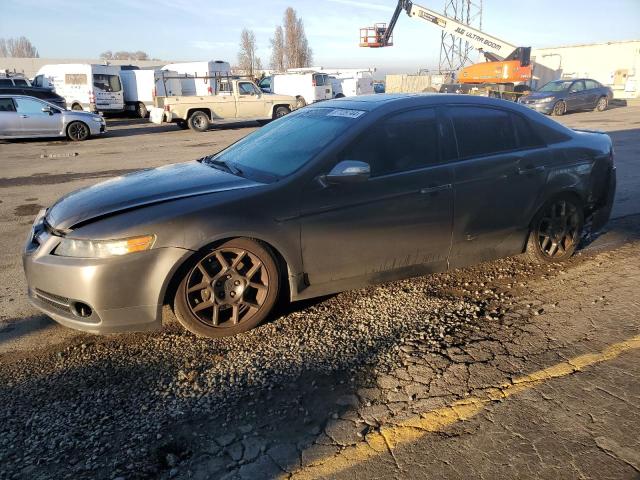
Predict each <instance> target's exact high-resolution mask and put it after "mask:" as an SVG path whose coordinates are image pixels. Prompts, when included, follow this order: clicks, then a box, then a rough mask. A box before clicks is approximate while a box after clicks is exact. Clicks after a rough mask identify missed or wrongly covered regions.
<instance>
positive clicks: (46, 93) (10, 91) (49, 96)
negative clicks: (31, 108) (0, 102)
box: [0, 86, 67, 110]
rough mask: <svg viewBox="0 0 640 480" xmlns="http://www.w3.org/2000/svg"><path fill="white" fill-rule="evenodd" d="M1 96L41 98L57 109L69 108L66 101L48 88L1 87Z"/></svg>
mask: <svg viewBox="0 0 640 480" xmlns="http://www.w3.org/2000/svg"><path fill="white" fill-rule="evenodd" d="M0 95H27V96H30V97H35V98H39V99H40V100H44V101H45V102H49V103H53V104H54V105H55V106H56V107H60V108H62V109H63V110H65V109H66V108H67V102H66V101H65V99H64V98H63V97H61V96H60V95H58V94H57V93H55V92H54V91H53V90H50V89H48V88H38V87H31V86H22V87H19V86H15V87H2V86H0Z"/></svg>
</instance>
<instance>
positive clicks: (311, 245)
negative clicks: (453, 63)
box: [301, 108, 453, 291]
mask: <svg viewBox="0 0 640 480" xmlns="http://www.w3.org/2000/svg"><path fill="white" fill-rule="evenodd" d="M440 137H441V130H440V128H439V124H438V120H437V114H436V110H435V109H433V108H428V109H419V110H412V111H409V112H405V113H400V114H395V115H393V116H391V117H388V118H387V119H385V120H383V121H380V122H378V123H377V124H376V125H375V126H374V127H373V128H372V129H370V130H368V131H367V132H366V133H364V134H362V135H361V136H360V137H359V138H357V139H356V140H355V141H354V142H352V144H351V145H349V146H348V147H347V148H346V149H344V150H343V151H342V152H341V153H340V154H338V156H337V158H336V159H335V164H337V163H339V162H340V161H343V160H357V161H361V162H366V163H368V164H369V165H370V168H371V176H370V178H369V179H368V180H365V181H362V182H359V183H345V184H334V185H326V186H323V185H321V184H320V182H318V181H317V180H314V181H312V182H311V184H310V185H309V186H308V187H307V188H306V189H305V191H304V193H303V201H302V205H301V230H302V256H303V262H304V269H305V272H306V273H307V275H308V280H309V283H310V285H312V286H317V285H322V284H329V286H328V287H326V288H324V289H322V288H321V289H322V290H325V291H338V290H339V288H337V287H335V284H334V282H336V281H341V280H347V279H357V278H359V279H363V278H364V279H366V280H367V281H384V280H386V279H389V278H395V277H402V276H410V275H413V274H419V273H426V272H433V271H440V270H444V269H446V265H447V258H448V255H449V250H450V247H451V229H452V218H453V191H452V170H451V166H450V164H448V163H446V162H443V161H442V155H441V152H440V149H441V145H442V143H443V142H442V141H441V138H440ZM335 164H332V165H331V166H328V170H330V169H331V168H332V167H333V166H334V165H335ZM328 170H327V171H328ZM325 173H327V172H325ZM403 270H404V273H403ZM394 271H395V272H394ZM389 273H391V276H390V277H389V275H388V274H389ZM356 284H359V282H356Z"/></svg>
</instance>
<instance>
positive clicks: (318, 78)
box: [313, 74, 325, 87]
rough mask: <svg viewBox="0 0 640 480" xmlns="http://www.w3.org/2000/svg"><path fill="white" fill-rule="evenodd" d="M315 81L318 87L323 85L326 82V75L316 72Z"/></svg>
mask: <svg viewBox="0 0 640 480" xmlns="http://www.w3.org/2000/svg"><path fill="white" fill-rule="evenodd" d="M313 81H314V82H315V84H316V87H322V86H324V84H325V76H324V75H320V74H314V75H313Z"/></svg>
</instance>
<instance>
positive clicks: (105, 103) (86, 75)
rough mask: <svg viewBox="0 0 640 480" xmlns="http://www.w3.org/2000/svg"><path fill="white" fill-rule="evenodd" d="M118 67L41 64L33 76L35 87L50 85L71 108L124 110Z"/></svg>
mask: <svg viewBox="0 0 640 480" xmlns="http://www.w3.org/2000/svg"><path fill="white" fill-rule="evenodd" d="M119 73H120V68H118V67H113V66H109V65H94V64H88V63H82V64H71V63H68V64H67V63H62V64H56V65H44V66H43V67H42V68H40V70H38V73H37V74H36V76H35V77H34V79H33V84H34V85H35V86H37V87H43V88H51V89H53V90H54V91H55V92H56V93H57V94H58V95H60V96H61V97H64V99H65V101H66V102H67V106H68V107H69V108H70V109H71V110H76V111H80V110H85V111H88V112H122V111H124V94H123V92H122V82H121V81H120V74H119Z"/></svg>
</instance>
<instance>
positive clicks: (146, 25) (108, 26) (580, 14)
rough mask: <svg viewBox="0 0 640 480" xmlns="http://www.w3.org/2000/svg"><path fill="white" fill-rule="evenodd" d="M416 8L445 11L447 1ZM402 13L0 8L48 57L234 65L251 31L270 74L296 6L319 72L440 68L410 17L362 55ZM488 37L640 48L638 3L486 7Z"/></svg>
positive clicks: (172, 1)
mask: <svg viewBox="0 0 640 480" xmlns="http://www.w3.org/2000/svg"><path fill="white" fill-rule="evenodd" d="M477 1H479V0H476V2H477ZM417 3H420V4H421V5H423V6H425V7H427V8H432V9H434V10H437V11H442V10H443V8H444V4H445V0H422V1H418V2H417ZM221 5H222V6H221ZM395 5H396V1H395V0H296V1H293V0H260V1H258V0H240V1H227V2H221V1H219V0H208V1H207V0H108V1H106V2H105V1H100V2H98V1H94V0H44V1H43V0H0V12H1V13H0V37H5V38H8V37H16V36H21V35H24V36H26V37H27V38H29V39H30V40H31V42H32V43H33V44H34V45H35V46H36V48H37V49H38V51H39V52H40V56H41V57H49V58H97V57H98V56H99V54H100V53H101V52H103V51H105V50H112V51H117V50H129V51H131V50H143V51H145V52H147V53H148V54H149V55H150V56H151V57H154V58H159V59H163V60H174V61H181V60H185V61H186V60H189V61H195V60H225V61H229V62H230V63H232V64H233V63H235V61H236V58H237V52H238V43H239V40H240V32H241V31H242V29H243V28H248V29H250V30H253V31H254V33H255V35H256V40H257V46H258V54H259V56H260V57H261V59H262V62H263V65H264V66H265V67H267V66H268V63H269V57H270V43H269V40H270V38H271V37H272V36H273V31H274V29H275V27H276V25H278V24H280V23H281V22H282V14H283V13H284V10H285V9H286V8H287V7H288V6H292V7H293V8H295V9H296V11H297V12H298V15H299V16H300V17H302V19H303V21H304V25H305V29H306V33H307V37H308V39H309V43H310V46H311V48H312V49H313V52H314V65H319V66H324V67H341V68H348V67H355V68H362V67H371V68H377V69H378V70H382V71H385V72H386V73H389V72H408V73H410V72H415V71H417V70H418V69H420V68H434V67H437V65H438V57H439V51H440V30H439V29H438V28H436V27H434V26H432V25H430V24H428V23H426V22H423V21H420V20H416V19H412V18H409V17H408V16H407V15H405V14H402V16H401V17H400V19H399V21H398V24H397V26H396V30H395V33H394V46H393V47H388V48H384V49H368V48H360V47H358V40H359V31H360V27H365V26H369V25H372V24H373V23H377V22H388V21H389V19H390V17H391V14H392V13H393V10H394V8H395ZM482 29H483V30H484V31H485V32H486V33H488V34H491V35H493V36H495V37H498V38H500V39H502V40H504V41H507V42H509V43H511V44H514V45H518V46H532V47H534V48H535V47H550V46H558V45H572V44H581V43H597V42H607V41H616V40H640V0H604V1H603V0H562V1H558V0H529V1H526V2H521V1H516V0H484V14H483V28H482Z"/></svg>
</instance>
